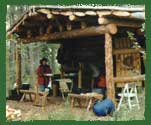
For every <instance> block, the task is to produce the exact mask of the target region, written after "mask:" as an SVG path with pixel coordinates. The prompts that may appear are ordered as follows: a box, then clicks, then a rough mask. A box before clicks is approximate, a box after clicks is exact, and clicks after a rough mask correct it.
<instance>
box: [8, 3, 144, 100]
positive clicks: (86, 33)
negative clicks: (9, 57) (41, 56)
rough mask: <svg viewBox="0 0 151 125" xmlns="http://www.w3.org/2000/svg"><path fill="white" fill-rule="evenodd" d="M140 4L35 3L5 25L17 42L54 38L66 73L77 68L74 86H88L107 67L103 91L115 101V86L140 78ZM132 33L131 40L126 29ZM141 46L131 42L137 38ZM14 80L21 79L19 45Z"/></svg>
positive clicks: (142, 66)
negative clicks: (14, 21)
mask: <svg viewBox="0 0 151 125" xmlns="http://www.w3.org/2000/svg"><path fill="white" fill-rule="evenodd" d="M144 22H145V8H144V6H133V7H129V6H51V5H50V6H33V7H31V9H30V10H29V11H28V12H26V13H25V14H23V16H22V17H21V18H20V19H19V20H18V21H17V22H16V23H15V24H14V25H13V26H12V27H10V28H9V29H8V31H7V37H8V38H11V36H13V35H15V34H17V36H18V38H17V44H18V45H20V44H30V43H33V42H47V43H48V44H53V43H58V44H60V45H61V46H60V48H59V50H58V56H57V59H58V62H59V63H60V64H61V66H62V75H63V74H64V73H77V81H76V83H75V84H77V86H78V88H84V87H85V88H91V87H92V84H93V79H92V78H93V76H94V74H96V73H97V70H100V68H101V67H105V72H106V87H107V96H108V98H110V99H112V100H113V101H114V102H115V92H116V87H121V86H124V84H125V83H129V82H136V83H138V85H141V84H142V81H143V80H144V77H145V76H144V74H145V71H144V63H143V61H142V57H141V54H140V51H142V50H145V37H144V32H141V31H140V28H141V27H142V24H143V23H144ZM128 31H129V32H132V33H134V34H135V37H136V40H135V41H134V40H131V39H130V38H129V37H128V34H127V32H128ZM136 42H137V43H138V44H139V45H140V47H139V48H137V49H136V48H133V45H134V44H135V43H136ZM16 80H17V84H18V86H20V85H21V51H20V48H16Z"/></svg>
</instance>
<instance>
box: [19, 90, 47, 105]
mask: <svg viewBox="0 0 151 125" xmlns="http://www.w3.org/2000/svg"><path fill="white" fill-rule="evenodd" d="M20 93H23V96H22V98H21V99H20V102H22V101H23V100H25V99H26V95H28V96H29V98H30V101H34V102H35V100H36V95H37V93H36V91H35V90H20ZM48 94H49V93H48V92H38V95H39V96H41V97H42V103H41V104H38V102H39V99H38V101H36V102H35V103H34V105H36V106H45V105H46V101H47V98H46V97H47V95H48ZM32 95H33V96H34V99H33V98H32Z"/></svg>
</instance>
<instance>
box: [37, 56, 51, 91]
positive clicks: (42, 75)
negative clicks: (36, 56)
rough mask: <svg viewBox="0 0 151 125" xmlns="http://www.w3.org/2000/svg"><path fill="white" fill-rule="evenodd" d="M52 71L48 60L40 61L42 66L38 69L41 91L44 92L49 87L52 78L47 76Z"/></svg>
mask: <svg viewBox="0 0 151 125" xmlns="http://www.w3.org/2000/svg"><path fill="white" fill-rule="evenodd" d="M50 73H51V69H50V66H49V65H48V60H47V58H43V59H41V60H40V65H39V67H38V69H37V76H38V85H39V91H41V92H44V91H45V88H47V87H48V84H49V81H50V78H49V76H47V75H46V74H50Z"/></svg>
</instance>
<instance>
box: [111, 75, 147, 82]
mask: <svg viewBox="0 0 151 125" xmlns="http://www.w3.org/2000/svg"><path fill="white" fill-rule="evenodd" d="M144 80H145V75H138V76H129V77H115V78H114V82H115V83H131V82H139V81H144Z"/></svg>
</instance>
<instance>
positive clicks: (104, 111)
mask: <svg viewBox="0 0 151 125" xmlns="http://www.w3.org/2000/svg"><path fill="white" fill-rule="evenodd" d="M114 110H115V106H114V104H113V102H112V100H110V99H108V98H106V99H104V100H103V101H98V102H96V103H95V104H94V106H93V112H94V113H95V114H96V115H97V116H106V115H109V114H111V113H113V111H114Z"/></svg>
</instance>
